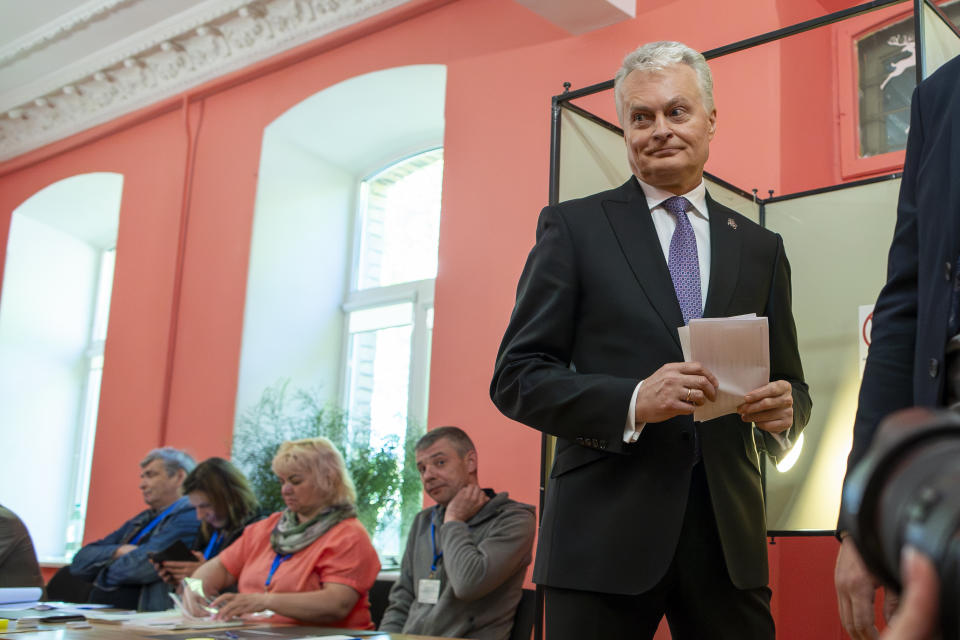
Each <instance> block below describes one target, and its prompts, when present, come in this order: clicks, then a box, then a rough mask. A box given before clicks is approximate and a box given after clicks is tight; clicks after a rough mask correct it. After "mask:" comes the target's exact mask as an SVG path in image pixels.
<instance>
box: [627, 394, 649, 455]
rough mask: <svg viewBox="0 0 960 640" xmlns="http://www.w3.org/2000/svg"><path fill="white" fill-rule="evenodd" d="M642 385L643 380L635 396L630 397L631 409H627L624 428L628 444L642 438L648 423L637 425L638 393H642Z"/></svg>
mask: <svg viewBox="0 0 960 640" xmlns="http://www.w3.org/2000/svg"><path fill="white" fill-rule="evenodd" d="M642 384H643V380H641V381H640V382H638V383H637V386H636V387H634V388H633V395H632V396H630V407H629V408H628V409H627V424H626V425H625V426H624V428H623V441H624V442H626V443H627V444H632V443H634V442H636V441H637V438H639V437H640V432H641V431H643V428H644V427H645V426H646V425H647V423H646V422H641V423H640V424H635V423H636V421H637V392H638V391H640V385H642Z"/></svg>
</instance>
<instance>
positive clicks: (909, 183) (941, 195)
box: [847, 57, 960, 470]
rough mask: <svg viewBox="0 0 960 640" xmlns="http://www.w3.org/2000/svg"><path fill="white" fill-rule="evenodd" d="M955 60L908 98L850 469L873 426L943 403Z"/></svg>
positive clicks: (954, 183) (952, 257) (954, 222)
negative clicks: (892, 224)
mask: <svg viewBox="0 0 960 640" xmlns="http://www.w3.org/2000/svg"><path fill="white" fill-rule="evenodd" d="M958 114H960V57H958V58H954V59H953V60H951V61H950V62H948V63H946V64H945V65H944V66H943V67H941V68H940V69H938V70H937V72H936V73H934V74H933V75H932V76H930V77H929V78H928V79H927V80H925V81H924V82H922V83H921V84H919V85H918V86H917V88H916V89H915V90H914V92H913V102H912V106H911V113H910V134H909V136H908V138H907V156H906V160H905V163H904V166H903V181H902V182H901V184H900V200H899V202H898V204H897V226H896V229H895V231H894V234H893V243H892V244H891V245H890V254H889V256H888V257H887V283H886V285H884V287H883V289H882V290H881V291H880V296H879V297H878V298H877V304H876V307H875V308H874V311H873V332H872V335H871V338H872V342H871V344H870V352H869V354H868V355H867V363H866V367H865V368H864V371H863V382H862V384H861V385H860V403H859V406H858V408H857V418H856V422H855V423H854V431H853V448H852V449H851V451H850V457H849V459H848V460H847V469H848V470H849V469H853V467H854V466H855V465H856V463H857V462H859V461H860V459H861V458H862V457H863V456H864V454H865V453H866V451H867V449H868V448H869V446H870V443H871V441H872V440H873V436H874V433H875V431H876V429H877V425H878V423H879V422H880V421H881V420H882V419H883V418H884V417H885V416H886V415H887V414H889V413H891V412H893V411H896V410H897V409H902V408H904V407H910V406H914V405H916V406H924V407H934V406H938V405H941V404H942V402H943V390H944V384H943V383H944V363H943V359H944V351H945V347H946V343H947V340H948V339H949V338H950V337H951V336H950V333H951V332H952V331H955V330H956V329H955V328H954V329H949V328H948V325H949V323H950V313H951V308H950V307H951V299H952V296H953V295H956V294H955V292H954V287H955V285H956V283H957V282H958V280H957V275H958V274H957V273H956V267H955V266H954V263H955V261H956V260H957V256H958V255H960V181H958V178H957V177H958V176H960V123H958V122H957V118H958Z"/></svg>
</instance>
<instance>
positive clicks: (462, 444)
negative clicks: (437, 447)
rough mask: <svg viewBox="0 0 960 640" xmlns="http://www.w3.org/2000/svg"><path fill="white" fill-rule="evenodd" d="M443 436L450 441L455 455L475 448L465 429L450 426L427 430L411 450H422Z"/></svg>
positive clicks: (464, 453) (465, 453)
mask: <svg viewBox="0 0 960 640" xmlns="http://www.w3.org/2000/svg"><path fill="white" fill-rule="evenodd" d="M444 438H446V439H447V440H449V441H450V444H452V445H453V448H454V449H455V450H456V452H457V455H458V456H460V457H461V458H463V456H465V455H467V454H468V453H470V452H471V451H476V450H477V448H476V446H474V444H473V440H471V439H470V436H468V435H467V432H466V431H464V430H463V429H461V428H460V427H452V426H446V427H437V428H436V429H431V430H430V431H427V433H426V434H424V436H423V437H422V438H420V439H419V440H417V444H416V445H414V447H413V450H414V451H416V452H420V451H424V450H426V449H429V448H430V447H432V446H433V445H434V444H436V443H437V442H439V441H440V440H443V439H444Z"/></svg>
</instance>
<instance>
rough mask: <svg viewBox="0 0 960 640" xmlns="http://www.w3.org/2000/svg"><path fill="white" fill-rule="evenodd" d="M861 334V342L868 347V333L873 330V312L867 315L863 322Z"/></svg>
mask: <svg viewBox="0 0 960 640" xmlns="http://www.w3.org/2000/svg"><path fill="white" fill-rule="evenodd" d="M860 330H861V332H862V333H863V341H864V342H866V343H867V346H868V347H869V346H870V332H871V331H872V330H873V311H871V312H870V313H868V314H867V317H866V318H864V320H863V327H861V328H860Z"/></svg>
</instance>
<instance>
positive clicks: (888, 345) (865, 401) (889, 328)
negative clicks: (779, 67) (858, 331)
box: [847, 87, 924, 473]
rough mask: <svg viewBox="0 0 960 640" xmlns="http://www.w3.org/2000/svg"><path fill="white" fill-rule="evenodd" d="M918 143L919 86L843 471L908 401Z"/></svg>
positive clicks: (920, 127) (913, 314)
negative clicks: (884, 279)
mask: <svg viewBox="0 0 960 640" xmlns="http://www.w3.org/2000/svg"><path fill="white" fill-rule="evenodd" d="M923 146H924V137H923V118H922V117H921V105H920V87H917V89H915V90H914V92H913V100H912V106H911V112H910V133H909V135H908V137H907V154H906V159H905V162H904V166H903V179H902V181H901V183H900V200H899V202H898V203H897V226H896V228H895V229H894V232H893V242H892V244H891V245H890V253H889V255H888V256H887V283H886V284H885V285H884V287H883V289H882V290H881V291H880V296H879V297H878V298H877V304H876V306H875V307H874V309H873V330H872V332H871V344H870V351H869V353H868V354H867V363H866V366H865V368H864V370H863V382H862V383H861V384H860V400H859V404H858V406H857V418H856V420H855V422H854V427H853V447H852V448H851V450H850V456H849V458H848V459H847V472H848V473H849V471H850V470H851V469H853V468H854V467H855V466H856V464H857V463H858V462H859V461H860V459H861V458H863V456H864V454H865V453H866V451H867V449H868V448H869V447H870V443H871V442H872V441H873V437H874V434H875V433H876V430H877V425H878V424H879V423H880V421H881V420H883V418H885V417H886V416H887V415H888V414H890V413H892V412H894V411H896V410H898V409H903V408H905V407H909V406H911V405H913V368H914V364H913V363H914V349H915V344H916V338H917V283H918V281H917V273H918V262H919V260H918V258H919V256H918V243H917V199H916V194H917V173H918V169H919V168H920V161H921V152H922V149H923Z"/></svg>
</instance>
